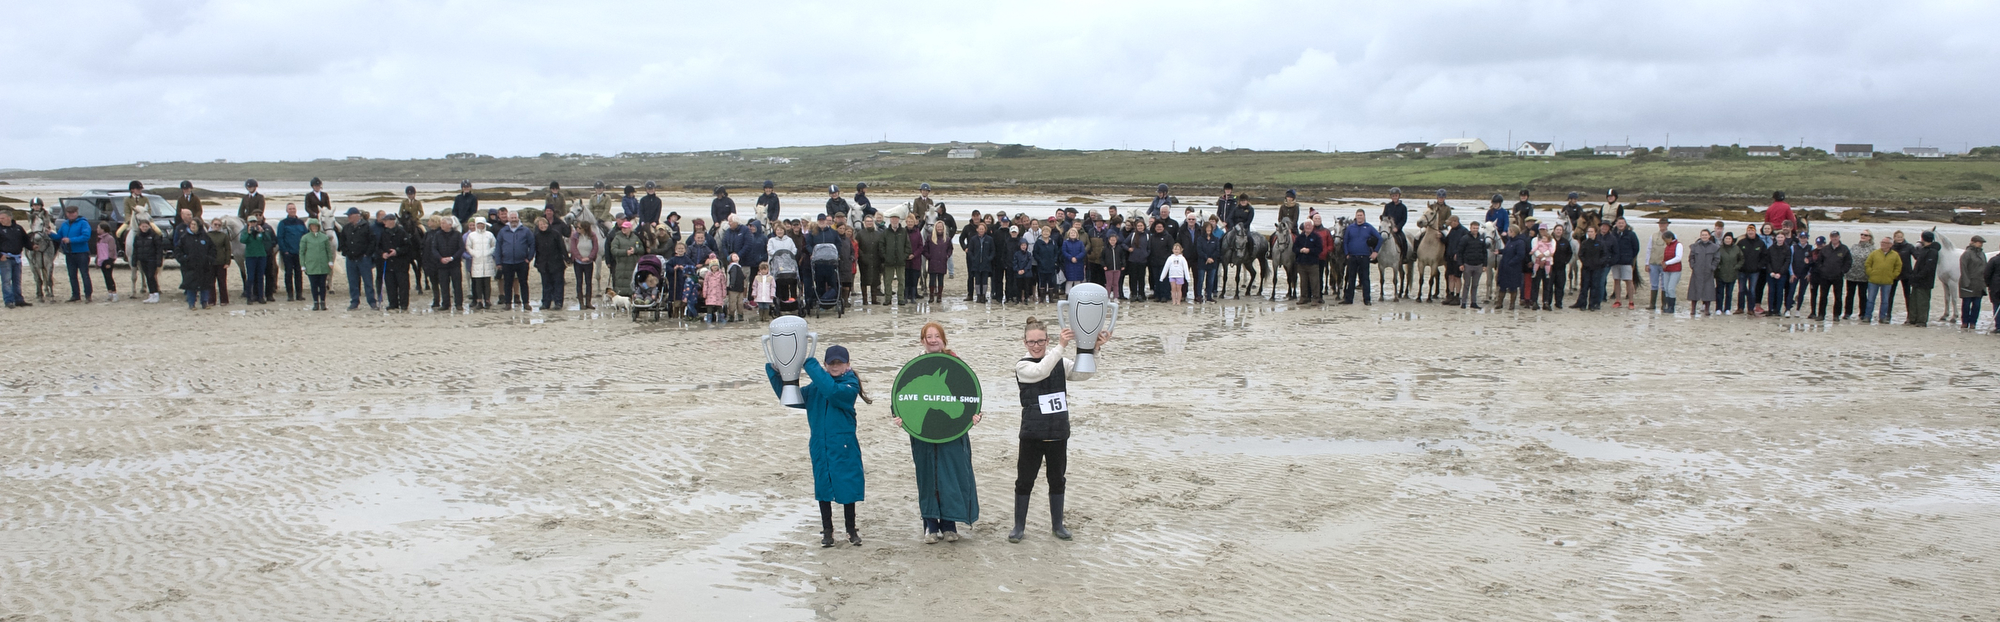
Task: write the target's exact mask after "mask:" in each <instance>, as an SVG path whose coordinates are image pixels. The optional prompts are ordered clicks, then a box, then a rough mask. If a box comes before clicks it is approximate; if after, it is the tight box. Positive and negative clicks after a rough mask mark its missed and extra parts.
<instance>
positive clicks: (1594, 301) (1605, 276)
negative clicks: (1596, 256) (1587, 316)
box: [1586, 266, 1611, 309]
mask: <svg viewBox="0 0 2000 622" xmlns="http://www.w3.org/2000/svg"><path fill="white" fill-rule="evenodd" d="M1586 272H1588V270H1586ZM1610 280H1611V267H1610V266H1605V267H1602V268H1598V269H1597V287H1596V289H1595V290H1593V291H1596V292H1597V293H1596V295H1595V296H1594V297H1592V298H1591V299H1590V308H1592V309H1595V308H1597V307H1598V306H1600V305H1603V304H1604V298H1605V296H1606V295H1608V293H1609V292H1610V291H1611V288H1610V287H1609V285H1610V283H1609V281H1610Z"/></svg>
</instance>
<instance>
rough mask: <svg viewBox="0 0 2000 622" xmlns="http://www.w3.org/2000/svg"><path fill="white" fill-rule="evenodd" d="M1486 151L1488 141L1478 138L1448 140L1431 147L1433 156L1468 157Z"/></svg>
mask: <svg viewBox="0 0 2000 622" xmlns="http://www.w3.org/2000/svg"><path fill="white" fill-rule="evenodd" d="M1485 150H1486V141H1483V140H1480V139H1477V138H1447V139H1444V140H1440V141H1438V142H1437V144H1436V145H1433V146H1431V155H1434V156H1444V155H1468V154H1474V153H1479V152H1481V151H1485Z"/></svg>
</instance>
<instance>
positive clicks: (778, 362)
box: [763, 315, 819, 408]
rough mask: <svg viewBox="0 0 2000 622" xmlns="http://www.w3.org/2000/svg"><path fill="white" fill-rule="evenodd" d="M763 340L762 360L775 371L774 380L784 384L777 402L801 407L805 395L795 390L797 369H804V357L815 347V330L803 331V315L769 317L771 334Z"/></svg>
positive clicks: (816, 339) (797, 384) (804, 322)
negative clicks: (776, 375)
mask: <svg viewBox="0 0 2000 622" xmlns="http://www.w3.org/2000/svg"><path fill="white" fill-rule="evenodd" d="M763 341H764V361H765V362H767V363H770V364H771V368H772V369H776V370H778V380H779V381H781V382H783V383H784V389H782V390H781V391H780V392H779V394H778V402H779V403H782V404H784V405H786V406H790V407H793V408H804V407H805V405H806V396H805V395H804V394H802V393H799V372H801V371H804V370H805V368H806V359H807V358H809V357H811V356H812V354H813V350H814V349H815V348H818V347H819V333H809V332H806V320H805V318H802V317H798V316H796V315H787V316H784V317H781V318H778V319H775V320H771V334H769V335H765V336H764V339H763Z"/></svg>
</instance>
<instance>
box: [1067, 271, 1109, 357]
mask: <svg viewBox="0 0 2000 622" xmlns="http://www.w3.org/2000/svg"><path fill="white" fill-rule="evenodd" d="M1056 319H1057V320H1059V321H1061V322H1062V327H1063V328H1067V329H1069V330H1070V332H1073V333H1076V370H1077V371H1080V372H1085V373H1089V372H1094V371H1097V355H1096V354H1095V352H1096V350H1097V335H1098V334H1100V333H1108V332H1111V327H1112V326H1114V325H1116V324H1117V323H1118V303H1115V302H1111V294H1110V293H1109V292H1106V291H1104V286H1103V285H1098V284H1096V283H1084V284H1082V285H1078V286H1076V287H1074V288H1071V289H1070V290H1069V298H1068V299H1067V300H1062V301H1060V302H1057V303H1056Z"/></svg>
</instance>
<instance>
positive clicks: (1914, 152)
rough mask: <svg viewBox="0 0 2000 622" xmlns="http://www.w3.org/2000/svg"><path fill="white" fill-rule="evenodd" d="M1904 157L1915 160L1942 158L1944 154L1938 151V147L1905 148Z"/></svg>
mask: <svg viewBox="0 0 2000 622" xmlns="http://www.w3.org/2000/svg"><path fill="white" fill-rule="evenodd" d="M1903 155H1906V156H1910V157H1913V158H1942V157H1944V152H1943V151H1938V148H1937V147H1904V148H1903Z"/></svg>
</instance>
